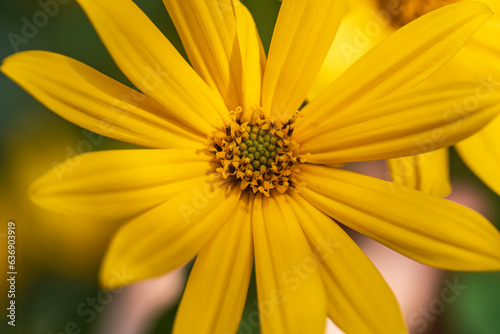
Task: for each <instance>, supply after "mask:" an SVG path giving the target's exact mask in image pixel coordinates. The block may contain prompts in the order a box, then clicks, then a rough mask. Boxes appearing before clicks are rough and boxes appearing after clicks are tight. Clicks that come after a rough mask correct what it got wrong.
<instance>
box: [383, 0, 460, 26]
mask: <svg viewBox="0 0 500 334" xmlns="http://www.w3.org/2000/svg"><path fill="white" fill-rule="evenodd" d="M457 1H458V0H378V3H379V6H380V8H381V9H383V10H386V11H388V12H389V14H390V15H391V24H392V25H393V26H395V27H396V28H400V27H402V26H404V25H405V24H407V23H409V22H411V21H413V20H415V19H417V18H419V17H420V16H422V15H424V14H427V13H428V12H430V11H433V10H435V9H438V8H441V7H443V6H446V5H449V4H452V3H455V2H457Z"/></svg>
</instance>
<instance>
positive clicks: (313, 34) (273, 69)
mask: <svg viewBox="0 0 500 334" xmlns="http://www.w3.org/2000/svg"><path fill="white" fill-rule="evenodd" d="M346 6H347V1H346V0H285V1H283V4H282V5H281V9H280V12H279V16H278V21H277V22H276V26H275V28H274V33H273V38H272V41H271V46H270V49H269V58H268V61H267V64H266V70H265V73H264V82H263V88H262V107H263V108H264V111H265V112H266V114H267V115H269V114H272V115H274V116H280V115H287V114H293V113H294V112H296V111H297V109H298V108H299V107H300V106H301V104H302V102H303V101H304V99H305V97H306V94H307V93H308V92H309V89H310V88H311V86H312V84H313V82H314V79H315V78H316V75H317V74H318V71H319V69H320V67H321V64H322V63H323V60H324V59H325V57H326V54H327V53H328V50H329V49H330V46H331V44H332V42H333V39H334V37H335V34H336V32H337V29H338V27H339V25H340V21H341V19H342V17H343V15H344V13H345V10H346Z"/></svg>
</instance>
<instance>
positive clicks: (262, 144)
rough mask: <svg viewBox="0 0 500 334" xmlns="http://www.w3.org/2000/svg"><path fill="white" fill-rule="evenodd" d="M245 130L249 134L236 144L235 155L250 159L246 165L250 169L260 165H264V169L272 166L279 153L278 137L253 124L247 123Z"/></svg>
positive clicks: (256, 168) (258, 167)
mask: <svg viewBox="0 0 500 334" xmlns="http://www.w3.org/2000/svg"><path fill="white" fill-rule="evenodd" d="M246 132H247V133H248V134H249V136H248V137H247V139H246V140H245V141H242V142H241V143H240V144H239V145H238V146H237V149H238V150H237V151H236V156H238V157H239V158H240V159H241V158H243V157H247V158H248V159H250V164H249V166H248V167H247V168H249V169H250V170H258V169H260V167H261V166H264V167H266V170H267V168H270V167H272V165H273V162H276V157H277V156H278V155H279V152H278V148H279V145H278V141H279V137H278V136H276V135H275V134H272V133H271V132H270V131H269V130H264V129H260V128H259V127H258V126H257V125H253V124H249V125H247V127H246Z"/></svg>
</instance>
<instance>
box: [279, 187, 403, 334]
mask: <svg viewBox="0 0 500 334" xmlns="http://www.w3.org/2000/svg"><path fill="white" fill-rule="evenodd" d="M288 200H289V201H290V206H291V207H292V209H293V212H294V213H295V215H296V216H297V219H298V220H299V222H300V226H301V227H302V231H303V232H304V234H305V236H306V238H307V240H308V241H309V244H310V245H311V247H312V248H313V249H314V253H315V254H316V256H317V257H318V259H319V261H320V263H321V267H320V268H321V269H322V270H321V274H322V278H323V282H324V285H325V292H326V297H327V301H328V302H327V314H328V316H329V317H330V318H331V319H332V320H333V322H334V323H335V324H336V325H337V326H339V328H340V329H342V330H343V331H344V332H346V333H359V334H363V333H366V334H374V333H380V334H390V333H393V334H401V333H406V328H405V323H404V320H403V317H402V315H401V311H400V309H399V306H398V302H397V301H396V298H395V297H394V294H393V293H392V291H391V289H390V288H389V286H388V285H387V283H386V282H385V280H384V278H383V277H382V275H380V273H379V272H378V270H377V268H376V267H375V266H374V265H373V263H372V262H371V261H370V259H369V258H368V257H367V256H366V255H365V254H364V253H363V252H362V251H361V249H360V248H359V247H358V246H357V245H356V243H355V242H354V241H353V240H352V239H351V238H350V237H349V236H348V235H347V233H345V232H344V230H342V228H341V227H340V226H339V225H338V224H337V223H336V222H334V221H333V220H332V219H330V218H329V217H328V216H326V215H325V214H324V213H322V212H321V211H319V210H318V209H316V208H315V207H314V206H312V205H311V204H310V203H309V202H307V201H306V200H304V199H303V198H302V197H301V196H300V195H297V194H293V193H292V196H290V197H288Z"/></svg>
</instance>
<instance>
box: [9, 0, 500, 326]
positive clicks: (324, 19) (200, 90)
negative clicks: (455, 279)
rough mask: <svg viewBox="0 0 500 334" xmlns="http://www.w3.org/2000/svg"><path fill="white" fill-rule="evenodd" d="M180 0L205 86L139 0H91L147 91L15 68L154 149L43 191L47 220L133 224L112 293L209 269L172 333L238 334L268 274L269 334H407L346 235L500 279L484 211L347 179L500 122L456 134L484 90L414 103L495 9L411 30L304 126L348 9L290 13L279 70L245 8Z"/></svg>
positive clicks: (436, 17) (81, 70) (39, 92)
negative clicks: (50, 214)
mask: <svg viewBox="0 0 500 334" xmlns="http://www.w3.org/2000/svg"><path fill="white" fill-rule="evenodd" d="M164 2H165V5H166V7H167V10H168V12H169V14H170V16H171V17H172V19H173V21H174V23H175V25H176V27H177V30H178V32H179V35H180V36H181V39H182V41H183V44H184V47H185V49H186V52H187V54H188V56H189V59H190V61H191V64H192V66H193V68H194V69H193V68H192V67H190V66H189V65H188V63H187V62H186V61H185V60H184V59H183V58H182V57H181V56H180V55H179V53H178V52H177V51H176V50H175V49H174V48H173V46H172V45H171V44H170V43H169V42H168V41H167V40H166V39H165V38H164V36H163V35H162V34H161V33H160V32H159V30H158V29H157V28H156V27H155V26H154V25H153V24H152V23H151V22H150V21H149V20H148V18H147V17H146V16H145V15H144V14H143V13H142V12H141V11H140V10H139V9H138V8H137V7H136V6H135V5H134V4H133V2H132V1H128V0H127V1H124V0H121V1H118V0H109V1H97V0H79V3H80V4H81V5H82V7H83V9H84V10H85V11H86V13H87V15H88V16H89V18H90V20H91V21H92V23H93V25H94V27H95V28H96V29H97V32H98V33H99V35H100V37H101V39H102V40H103V42H104V44H105V45H106V47H107V48H108V50H109V52H110V53H111V55H112V56H113V58H114V60H115V62H116V63H117V64H118V66H119V67H120V68H121V70H122V71H123V72H124V73H125V74H126V75H127V77H128V78H129V79H130V81H131V82H132V83H133V84H134V85H135V86H136V87H137V88H139V89H140V90H141V91H142V93H139V92H138V91H136V90H134V89H130V88H128V87H126V86H124V85H122V84H120V83H118V82H116V81H114V80H112V79H110V78H108V77H106V76H104V75H103V74H101V73H99V72H97V71H95V70H93V69H91V68H89V67H87V66H85V65H83V64H81V63H79V62H77V61H75V60H72V59H69V58H67V57H64V56H61V55H57V54H53V53H48V52H40V51H33V52H25V53H20V54H17V55H14V56H11V57H9V58H8V59H6V60H5V61H4V63H3V65H2V68H1V69H2V71H3V72H4V73H5V74H7V75H8V76H9V77H11V78H12V79H13V80H14V81H16V82H17V83H19V84H20V85H21V86H23V87H24V88H25V89H26V90H28V91H29V92H30V93H31V94H32V95H34V96H35V97H36V98H38V99H39V100H40V101H41V102H42V103H44V104H45V105H46V106H48V107H49V108H51V109H52V110H54V111H55V112H56V113H58V114H59V115H61V116H62V117H64V118H66V119H68V120H70V121H72V122H74V123H76V124H78V125H80V126H82V127H85V128H87V129H90V130H92V131H95V132H97V133H100V134H103V135H107V136H109V137H112V138H115V139H119V140H124V141H127V142H131V143H134V144H138V145H142V146H145V147H147V148H149V149H145V150H139V149H138V150H122V151H101V152H95V153H89V154H86V155H83V156H82V157H81V162H80V164H79V165H78V166H72V168H73V169H72V172H71V173H70V174H68V176H67V178H65V179H64V180H62V182H61V181H60V180H58V179H57V178H56V176H55V175H54V172H53V171H51V172H48V173H47V174H45V175H44V176H42V177H41V178H40V179H39V180H38V181H37V182H36V183H35V184H34V185H33V186H32V189H31V195H32V197H33V199H34V200H35V201H36V202H37V203H39V204H40V205H42V206H45V207H47V208H52V209H57V210H59V211H63V212H67V213H73V214H77V215H81V216H90V217H95V218H123V217H130V218H131V220H130V222H129V223H127V224H126V225H125V226H123V227H122V228H121V229H120V230H119V231H118V233H117V234H116V235H115V237H114V239H113V241H112V243H111V245H110V247H109V250H108V252H107V255H106V258H105V260H104V263H103V266H102V269H101V276H100V279H101V283H102V284H103V285H104V286H105V287H108V288H116V287H119V286H122V285H124V284H127V283H132V282H135V281H138V280H142V279H147V278H150V277H154V276H158V275H161V274H163V273H165V272H167V271H169V270H172V269H174V268H176V267H179V266H181V265H183V264H185V263H187V262H188V261H190V260H191V259H192V258H193V257H195V256H196V255H197V258H196V262H195V264H194V267H193V270H192V272H191V275H190V278H189V281H188V283H187V287H186V290H185V292H184V296H183V299H182V301H181V304H180V308H179V311H178V314H177V319H176V323H175V328H174V332H176V333H232V332H235V331H236V329H237V328H238V324H239V322H240V317H241V313H242V310H243V307H244V303H245V296H246V290H247V287H248V284H249V280H250V275H251V271H252V266H253V262H254V260H255V272H256V279H257V289H258V299H259V309H260V314H259V315H260V326H261V328H262V332H264V333H323V330H324V326H325V318H326V316H328V317H330V318H331V319H332V320H333V321H334V322H335V323H336V324H337V325H338V326H339V327H340V328H342V329H343V330H344V331H346V332H347V333H402V332H406V329H405V325H404V322H403V320H402V317H401V314H400V311H399V308H398V306H397V302H396V300H395V298H394V296H393V294H392V292H391V291H390V289H389V288H388V286H387V284H386V283H385V282H384V280H383V278H382V277H381V275H380V274H379V273H378V271H377V270H376V268H375V267H374V266H373V264H372V263H371V262H370V261H369V260H368V258H367V257H366V256H365V255H364V254H363V253H362V252H361V250H360V249H359V248H358V247H357V246H356V245H355V243H354V242H353V241H352V240H351V239H350V238H349V237H348V235H347V234H346V233H345V232H344V231H343V230H342V228H341V227H340V225H338V224H337V223H336V221H338V222H341V223H343V224H345V225H347V226H349V227H351V228H353V229H355V230H357V231H359V232H361V233H364V234H365V235H367V236H369V237H371V238H373V239H375V240H377V241H379V242H381V243H383V244H385V245H387V246H389V247H390V248H392V249H395V250H396V251H399V252H400V253H402V254H404V255H407V256H409V257H410V258H412V259H415V260H418V261H420V262H422V263H425V264H428V265H433V266H437V267H440V268H446V269H450V270H471V271H478V270H499V269H500V252H499V249H498V245H499V244H500V234H499V232H498V231H497V230H496V229H495V228H494V227H493V226H492V225H491V224H490V223H489V222H488V221H487V220H486V219H485V218H483V217H482V216H481V215H479V214H478V213H476V212H474V211H472V210H470V209H468V208H465V207H462V206H460V205H458V204H454V203H451V202H449V201H446V200H443V199H440V198H436V197H432V196H430V195H426V194H423V193H420V192H418V191H416V190H413V189H409V188H406V187H403V186H398V185H394V184H392V183H389V182H386V181H382V180H378V179H374V178H370V177H367V176H363V175H359V174H356V173H352V172H349V171H345V170H342V169H339V168H337V167H335V166H341V165H343V164H345V163H347V162H351V161H362V160H373V159H387V158H393V157H397V156H400V155H410V154H411V153H412V152H413V151H414V150H415V149H418V143H419V142H420V141H422V140H427V139H428V138H429V137H430V136H432V135H433V133H434V132H435V131H441V132H442V134H443V136H444V137H445V139H444V140H440V141H439V143H438V146H439V147H445V146H447V145H451V144H453V143H455V142H456V141H458V140H460V139H462V138H464V137H465V136H467V135H469V134H471V133H472V132H474V131H477V130H478V129H480V128H481V127H482V126H484V125H485V124H486V123H487V122H488V121H489V120H491V119H492V118H493V117H494V115H495V113H496V112H495V108H494V107H495V105H496V104H497V103H498V102H499V99H500V96H499V94H493V95H492V96H491V98H489V99H485V100H482V101H480V105H478V106H477V108H475V109H474V110H472V111H470V113H469V114H468V117H461V116H463V115H457V114H455V115H447V117H443V115H442V113H441V110H443V108H444V107H446V106H449V105H453V104H455V103H460V102H461V101H462V99H463V96H464V95H465V96H467V95H469V94H472V93H473V92H474V89H475V84H474V83H467V82H462V83H453V84H448V85H443V86H435V87H431V88H422V89H410V88H412V87H414V86H416V85H418V84H419V83H420V82H422V81H423V80H424V79H425V78H427V77H428V76H429V75H431V74H432V73H433V72H434V71H436V70H437V69H438V68H439V67H440V66H441V65H443V64H444V63H445V62H446V61H447V60H448V59H449V58H450V57H451V56H452V55H453V54H454V53H455V52H456V51H457V50H458V49H459V48H460V47H461V46H462V45H463V44H465V43H466V41H467V40H468V38H469V37H470V36H471V35H472V34H473V33H474V31H475V30H476V29H477V28H478V27H479V26H481V25H482V23H483V22H484V21H485V20H487V19H488V18H489V17H490V16H491V12H490V11H489V9H488V8H487V7H486V6H484V5H482V4H477V3H463V4H457V5H454V6H451V7H449V8H446V9H443V10H439V11H437V12H435V13H432V14H429V15H427V16H424V17H422V18H421V19H419V20H417V21H415V22H413V23H411V24H409V25H407V26H406V27H404V28H403V29H401V30H399V31H398V32H396V33H395V34H393V35H392V36H391V37H390V38H389V39H387V40H386V41H385V42H383V43H381V44H380V45H378V46H377V47H376V48H375V49H374V50H372V52H371V53H369V54H368V55H367V56H366V57H363V58H362V59H360V61H359V62H358V63H357V64H356V65H355V66H352V67H351V68H350V69H349V70H347V71H346V72H345V73H344V74H343V75H342V76H341V77H340V78H339V79H338V80H337V81H336V82H335V83H333V84H332V85H331V86H330V87H329V88H328V89H326V90H325V92H324V93H322V94H321V95H320V96H318V98H317V99H315V100H314V101H311V102H310V103H308V104H307V105H306V106H305V107H303V108H302V109H301V111H300V112H299V113H298V112H297V110H298V109H299V108H300V107H301V105H302V103H303V101H304V99H305V96H306V94H307V92H308V91H309V90H310V88H311V85H312V83H313V81H314V79H315V77H316V74H317V73H318V71H319V68H320V66H321V64H322V62H323V59H324V57H325V55H326V53H327V51H328V49H329V47H330V45H331V43H332V41H333V38H334V36H335V32H336V30H337V28H338V26H339V24H340V21H341V18H342V15H343V13H344V11H345V8H346V3H347V1H346V0H335V1H333V0H314V1H304V0H288V1H284V2H283V4H282V7H281V10H280V13H279V17H278V21H277V23H276V27H275V31H274V34H273V38H272V42H271V46H270V51H269V55H268V57H267V60H266V57H265V55H264V52H263V51H262V50H263V49H262V46H261V43H260V39H259V37H258V33H257V30H256V27H255V25H254V22H253V19H252V17H251V15H250V14H249V12H248V11H247V10H246V8H245V7H244V6H243V5H242V4H241V3H240V2H238V1H230V0H226V1H222V0H218V1H214V0H197V1H194V0H193V1H186V0H165V1H164ZM457 122H459V124H460V126H456V125H457ZM252 148H255V149H252ZM257 153H259V155H260V156H257ZM273 156H274V158H273ZM262 157H264V158H266V159H261V158H262ZM69 163H70V162H66V163H63V164H62V165H60V166H59V167H58V168H59V170H64V169H65V168H69V167H70V166H69V165H68V164H69ZM330 217H332V218H333V219H334V220H332V219H331V218H330ZM117 272H118V273H120V274H121V276H120V277H121V278H122V279H121V280H118V279H117V278H116V277H117V276H116V273H117ZM243 321H244V322H245V325H246V326H256V323H255V321H256V319H254V318H252V319H243Z"/></svg>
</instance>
